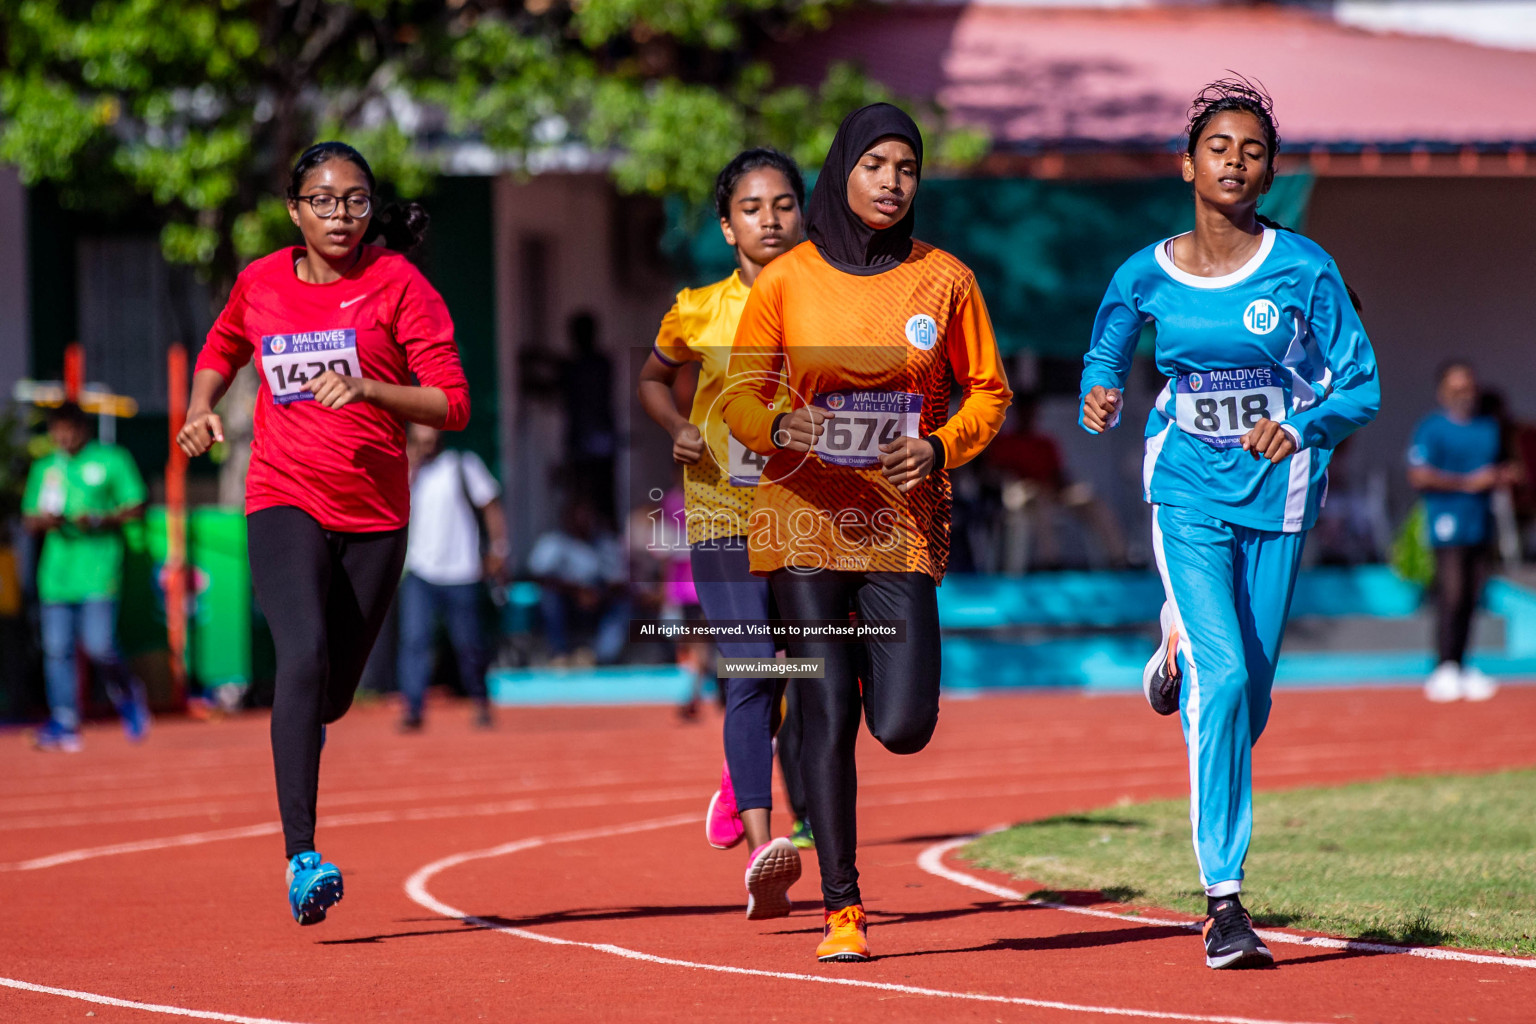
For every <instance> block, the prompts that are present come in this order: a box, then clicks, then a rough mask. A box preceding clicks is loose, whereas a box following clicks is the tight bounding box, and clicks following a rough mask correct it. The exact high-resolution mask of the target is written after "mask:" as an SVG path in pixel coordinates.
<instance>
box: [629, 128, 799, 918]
mask: <svg viewBox="0 0 1536 1024" xmlns="http://www.w3.org/2000/svg"><path fill="white" fill-rule="evenodd" d="M804 200H805V184H804V182H803V181H802V180H801V178H800V171H799V170H798V169H797V168H796V167H795V164H794V162H793V161H792V160H790V159H789V157H787V156H785V155H784V154H782V153H779V152H777V151H776V150H772V149H752V150H748V151H747V152H745V153H742V154H740V155H739V156H737V157H736V158H735V159H734V160H732V161H731V162H730V163H729V164H728V165H726V167H725V169H724V170H722V171H721V172H720V175H719V177H718V178H717V179H716V182H715V206H716V210H717V212H718V213H719V215H720V230H721V232H722V233H723V234H724V235H725V240H726V242H727V244H729V245H730V246H731V247H732V248H734V249H735V250H736V263H737V270H736V271H735V272H734V273H732V274H731V276H730V277H727V278H726V279H725V280H723V281H717V282H715V283H714V284H712V285H708V286H706V287H704V288H685V289H684V290H683V291H681V292H679V293H678V296H677V301H676V302H675V303H674V304H673V306H672V308H671V310H669V311H668V312H667V315H666V316H665V317H663V318H662V321H661V330H660V331H659V332H658V334H657V335H656V344H655V346H654V348H653V349H652V351H651V355H650V357H649V358H648V359H647V360H646V362H645V366H644V367H643V368H642V369H641V371H640V388H639V397H640V402H641V404H642V405H643V406H644V407H645V411H646V412H647V413H649V414H650V416H651V418H652V419H654V420H655V421H656V422H657V423H658V424H660V425H661V427H662V428H663V429H664V430H666V431H667V433H668V434H669V435H671V437H672V457H673V458H674V459H676V460H677V461H678V462H680V463H682V464H683V465H684V467H685V469H684V482H683V491H684V495H685V497H686V499H687V511H686V513H685V515H686V520H687V529H688V543H689V545H690V547H691V550H690V558H691V561H692V563H693V582H694V586H695V588H696V589H697V590H698V595H699V603H700V604H701V605H702V606H703V609H704V614H705V616H706V618H708V619H709V621H710V622H711V623H715V624H717V625H718V624H721V623H726V622H755V623H767V622H768V620H769V611H768V600H769V597H768V583H767V581H766V580H764V579H761V578H759V577H756V576H753V575H752V571H751V569H750V567H749V565H748V555H747V544H746V533H747V521H748V517H749V516H750V515H751V512H752V503H753V495H754V493H755V490H756V486H757V478H758V475H759V473H761V471H762V466H763V464H764V462H766V459H764V458H763V457H762V456H761V455H759V454H758V453H757V452H755V451H752V450H751V449H749V448H747V447H746V446H745V445H743V444H741V442H739V441H737V440H736V439H735V438H734V437H732V436H731V435H730V432H729V431H728V430H726V427H725V421H724V420H723V419H721V417H720V407H721V404H722V399H723V398H724V391H725V387H724V386H725V370H726V366H727V364H728V362H729V360H730V355H731V344H732V341H733V339H734V338H735V336H736V322H737V320H739V319H740V317H741V310H742V307H743V306H745V305H746V301H747V295H748V294H749V290H750V289H751V287H752V285H753V282H754V281H756V280H757V276H758V274H759V273H761V272H762V270H763V268H764V267H766V266H767V265H768V264H769V263H770V262H772V261H773V260H775V259H777V258H778V257H779V256H780V255H782V254H783V253H785V252H788V251H789V250H790V249H792V248H794V246H795V245H796V244H797V243H798V242H799V241H800V238H801V233H800V207H801V204H802V203H803V202H804ZM689 362H697V363H699V364H700V367H699V382H698V387H697V389H696V390H695V392H694V398H693V409H692V414H691V415H690V416H689V417H687V418H686V419H685V418H684V417H683V416H682V415H681V414H680V413H679V412H678V410H677V406H676V403H675V401H674V399H673V391H672V387H673V385H674V383H675V382H676V380H677V377H678V372H679V369H680V368H681V367H682V366H683V364H685V363H689ZM773 397H774V392H773V391H772V390H770V395H769V398H770V401H772V400H773ZM780 400H782V399H780ZM716 647H717V648H718V650H719V652H720V655H721V656H722V657H726V658H761V659H766V660H769V661H771V660H772V659H773V657H774V642H773V640H772V639H769V638H767V637H762V638H757V639H751V638H744V639H742V640H734V641H719V642H717V644H716ZM780 686H781V684H780V683H779V681H778V680H776V679H770V678H731V679H729V680H727V681H726V683H725V687H726V690H725V693H726V706H725V760H726V765H725V771H724V772H723V773H722V776H721V780H720V791H719V792H717V793H716V794H715V796H714V799H712V800H711V801H710V805H709V814H708V816H707V818H706V821H705V836H706V838H708V840H709V842H710V844H711V845H713V846H717V847H719V848H721V849H725V848H727V847H731V846H734V845H736V843H738V842H740V841H741V840H742V838H743V837H745V838H746V840H747V843H748V848H749V849H750V850H751V851H752V853H751V856H750V858H749V861H748V867H747V875H746V885H747V918H748V920H761V919H764V918H772V917H783V916H785V915H786V914H788V913H789V909H790V902H789V897H788V895H787V894H788V891H789V887H790V886H791V885H793V884H794V883H795V881H796V880H797V879H798V878H799V877H800V853H799V851H798V850H797V849H796V848H795V846H794V844H793V843H791V842H790V841H789V840H788V839H784V838H779V839H773V838H772V837H771V836H770V834H769V812H770V809H771V807H772V802H773V801H772V782H773V730H772V712H773V708H774V706H775V705H777V703H778V699H779V689H780Z"/></svg>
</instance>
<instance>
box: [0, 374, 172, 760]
mask: <svg viewBox="0 0 1536 1024" xmlns="http://www.w3.org/2000/svg"><path fill="white" fill-rule="evenodd" d="M48 436H49V438H50V439H52V441H53V445H54V451H53V452H52V453H50V454H49V455H46V456H44V457H43V458H41V459H38V460H37V461H36V462H35V463H33V464H32V471H31V473H30V474H28V476H27V490H26V494H25V496H24V497H23V498H22V506H21V512H22V516H23V518H24V520H25V523H26V526H27V529H29V530H30V531H32V532H33V533H34V534H37V535H39V536H41V537H42V538H43V550H42V555H41V557H40V558H39V559H38V566H37V593H38V599H39V601H40V602H41V604H42V627H43V657H44V670H45V675H46V677H47V684H48V707H49V709H50V711H51V713H52V714H51V718H50V720H49V722H48V724H47V725H45V726H44V727H43V728H41V729H39V730H38V731H37V732H36V734H35V735H34V741H35V742H36V744H37V746H38V748H39V749H42V750H63V751H69V752H74V751H77V750H79V749H80V695H79V690H78V686H77V681H76V675H75V647H76V645H78V646H79V647H81V648H82V649H83V650H84V651H85V654H86V656H87V657H88V658H90V660H91V662H92V663H93V664H94V665H95V666H96V671H97V673H98V674H99V675H100V676H101V679H102V682H103V683H105V685H106V687H107V693H108V694H109V695H110V696H111V698H112V703H113V704H114V705H116V706H117V709H118V712H119V713H120V714H121V715H122V716H123V728H124V729H125V730H126V731H127V733H128V736H129V738H130V739H133V740H138V739H142V738H143V736H144V734H145V732H146V731H148V729H149V708H148V705H147V703H146V701H145V698H144V686H143V684H142V683H140V682H139V681H138V680H137V679H135V678H133V676H132V674H131V673H129V671H128V668H127V666H126V665H124V663H123V658H122V655H121V653H120V652H119V651H118V647H117V603H118V595H119V593H120V592H121V589H122V581H123V535H122V525H123V524H124V523H126V522H128V521H129V520H132V519H137V518H139V517H141V516H142V515H143V514H144V480H143V478H142V477H140V476H139V470H138V467H136V466H135V465H134V464H133V459H132V458H131V457H130V456H129V455H128V453H127V452H126V451H124V450H123V449H121V448H119V447H117V446H116V445H110V444H101V443H99V442H96V441H93V440H91V421H90V418H89V417H88V416H86V414H85V413H84V412H83V411H82V410H81V408H80V407H79V406H78V405H75V404H73V403H66V404H65V405H62V406H60V407H59V408H57V409H53V410H50V412H49V413H48Z"/></svg>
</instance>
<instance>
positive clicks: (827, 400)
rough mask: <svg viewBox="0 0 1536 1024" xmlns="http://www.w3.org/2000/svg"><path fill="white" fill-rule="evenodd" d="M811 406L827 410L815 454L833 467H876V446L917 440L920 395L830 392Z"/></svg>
mask: <svg viewBox="0 0 1536 1024" xmlns="http://www.w3.org/2000/svg"><path fill="white" fill-rule="evenodd" d="M811 404H812V405H814V406H817V407H818V408H822V409H825V410H827V413H828V416H827V418H826V419H825V420H823V421H822V431H821V437H819V438H818V439H817V440H816V454H817V455H819V456H821V461H823V462H827V463H831V464H832V465H834V466H852V467H854V468H856V469H868V468H869V467H871V466H878V465H879V464H880V446H881V445H883V444H890V443H891V442H892V441H894V440H896V439H897V438H898V437H917V436H918V433H917V430H918V420H919V419H920V417H921V416H922V413H923V396H922V395H914V394H912V393H911V392H908V391H833V392H830V393H828V394H825V395H817V396H816V397H815V398H813V399H812V400H811Z"/></svg>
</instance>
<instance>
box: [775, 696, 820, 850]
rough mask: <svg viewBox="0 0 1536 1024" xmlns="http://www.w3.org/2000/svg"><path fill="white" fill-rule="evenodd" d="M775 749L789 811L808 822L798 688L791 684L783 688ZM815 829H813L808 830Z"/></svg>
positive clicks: (800, 819) (797, 818)
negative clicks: (782, 718)
mask: <svg viewBox="0 0 1536 1024" xmlns="http://www.w3.org/2000/svg"><path fill="white" fill-rule="evenodd" d="M775 735H776V739H777V745H778V748H779V771H780V772H782V773H783V775H784V792H785V794H786V795H788V797H789V810H790V813H791V814H793V815H794V816H795V820H796V821H804V822H809V821H810V818H808V817H807V816H806V813H807V812H806V810H805V781H804V780H805V777H804V775H803V774H802V772H801V771H800V758H801V755H802V750H803V748H804V745H803V744H802V743H801V742H800V691H799V689H798V688H796V687H795V686H793V685H791V686H786V687H785V688H784V720H783V721H782V722H780V723H779V728H778V730H777V731H776V734H775ZM811 831H812V832H815V831H816V830H815V829H814V828H813V829H812V830H811Z"/></svg>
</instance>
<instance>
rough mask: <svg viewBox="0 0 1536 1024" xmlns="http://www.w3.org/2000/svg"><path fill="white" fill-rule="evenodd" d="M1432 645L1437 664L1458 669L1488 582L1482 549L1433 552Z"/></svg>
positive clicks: (1465, 547)
mask: <svg viewBox="0 0 1536 1024" xmlns="http://www.w3.org/2000/svg"><path fill="white" fill-rule="evenodd" d="M1434 551H1435V642H1436V643H1435V645H1436V647H1438V648H1439V655H1440V657H1439V661H1440V662H1447V661H1452V662H1455V663H1456V664H1458V665H1460V664H1461V663H1462V661H1463V660H1464V659H1465V658H1466V654H1467V641H1468V639H1469V638H1470V637H1471V635H1472V616H1473V614H1474V613H1476V611H1477V604H1478V601H1479V600H1481V599H1482V595H1483V587H1484V585H1485V584H1486V583H1487V582H1488V552H1487V549H1486V548H1484V547H1483V546H1482V545H1480V544H1478V545H1471V544H1453V545H1448V546H1446V547H1439V548H1435V549H1434Z"/></svg>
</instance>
